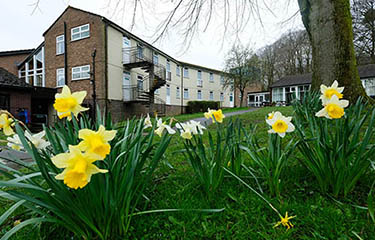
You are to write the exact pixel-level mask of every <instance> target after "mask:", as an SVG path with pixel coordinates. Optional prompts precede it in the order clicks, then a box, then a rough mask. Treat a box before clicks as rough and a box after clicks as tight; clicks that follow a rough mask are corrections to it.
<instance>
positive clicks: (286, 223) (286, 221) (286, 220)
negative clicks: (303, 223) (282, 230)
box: [273, 212, 296, 230]
mask: <svg viewBox="0 0 375 240" xmlns="http://www.w3.org/2000/svg"><path fill="white" fill-rule="evenodd" d="M295 217H296V216H291V217H288V212H286V213H285V217H282V216H280V218H281V220H280V221H279V222H277V223H276V224H275V226H273V227H274V228H276V227H278V226H279V225H280V224H281V225H283V226H284V227H287V228H288V230H289V229H290V228H292V227H294V225H293V224H292V223H291V222H290V221H289V220H290V219H292V218H295Z"/></svg>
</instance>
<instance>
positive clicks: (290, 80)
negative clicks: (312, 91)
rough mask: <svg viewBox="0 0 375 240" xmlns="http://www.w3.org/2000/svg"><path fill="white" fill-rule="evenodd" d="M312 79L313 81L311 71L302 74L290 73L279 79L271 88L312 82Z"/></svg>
mask: <svg viewBox="0 0 375 240" xmlns="http://www.w3.org/2000/svg"><path fill="white" fill-rule="evenodd" d="M311 81H312V74H311V73H308V74H300V75H290V76H285V77H283V78H281V79H280V80H279V81H277V82H275V83H274V84H272V85H271V88H275V87H285V86H294V85H304V84H311Z"/></svg>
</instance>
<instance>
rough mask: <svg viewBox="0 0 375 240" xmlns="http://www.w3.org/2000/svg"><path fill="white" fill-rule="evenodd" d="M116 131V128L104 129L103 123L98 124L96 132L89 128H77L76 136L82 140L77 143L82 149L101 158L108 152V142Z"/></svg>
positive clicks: (109, 149) (109, 146)
mask: <svg viewBox="0 0 375 240" xmlns="http://www.w3.org/2000/svg"><path fill="white" fill-rule="evenodd" d="M116 133H117V131H116V130H111V131H107V130H105V127H104V126H103V125H100V126H99V130H98V131H96V132H95V131H93V130H90V129H82V130H79V132H78V137H79V138H80V139H82V140H83V141H82V142H80V143H79V147H80V148H81V149H82V150H83V151H87V152H90V153H94V154H97V155H98V158H99V159H100V160H102V159H104V158H105V157H106V156H107V155H108V154H109V153H110V151H111V145H109V143H108V142H109V141H111V140H112V139H113V138H114V137H115V136H116Z"/></svg>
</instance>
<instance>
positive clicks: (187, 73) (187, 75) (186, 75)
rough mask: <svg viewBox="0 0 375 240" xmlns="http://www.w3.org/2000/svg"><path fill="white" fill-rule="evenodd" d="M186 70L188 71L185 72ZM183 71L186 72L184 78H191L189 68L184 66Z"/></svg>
mask: <svg viewBox="0 0 375 240" xmlns="http://www.w3.org/2000/svg"><path fill="white" fill-rule="evenodd" d="M185 70H186V73H185ZM183 73H184V78H189V68H187V67H184V70H183Z"/></svg>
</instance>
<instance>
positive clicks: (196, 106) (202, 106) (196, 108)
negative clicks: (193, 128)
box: [188, 101, 220, 113]
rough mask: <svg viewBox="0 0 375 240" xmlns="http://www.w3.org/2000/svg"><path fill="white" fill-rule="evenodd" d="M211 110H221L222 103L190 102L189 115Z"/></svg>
mask: <svg viewBox="0 0 375 240" xmlns="http://www.w3.org/2000/svg"><path fill="white" fill-rule="evenodd" d="M209 108H210V109H218V108H220V102H214V101H189V102H188V112H189V113H199V112H205V111H207V109H209Z"/></svg>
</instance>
